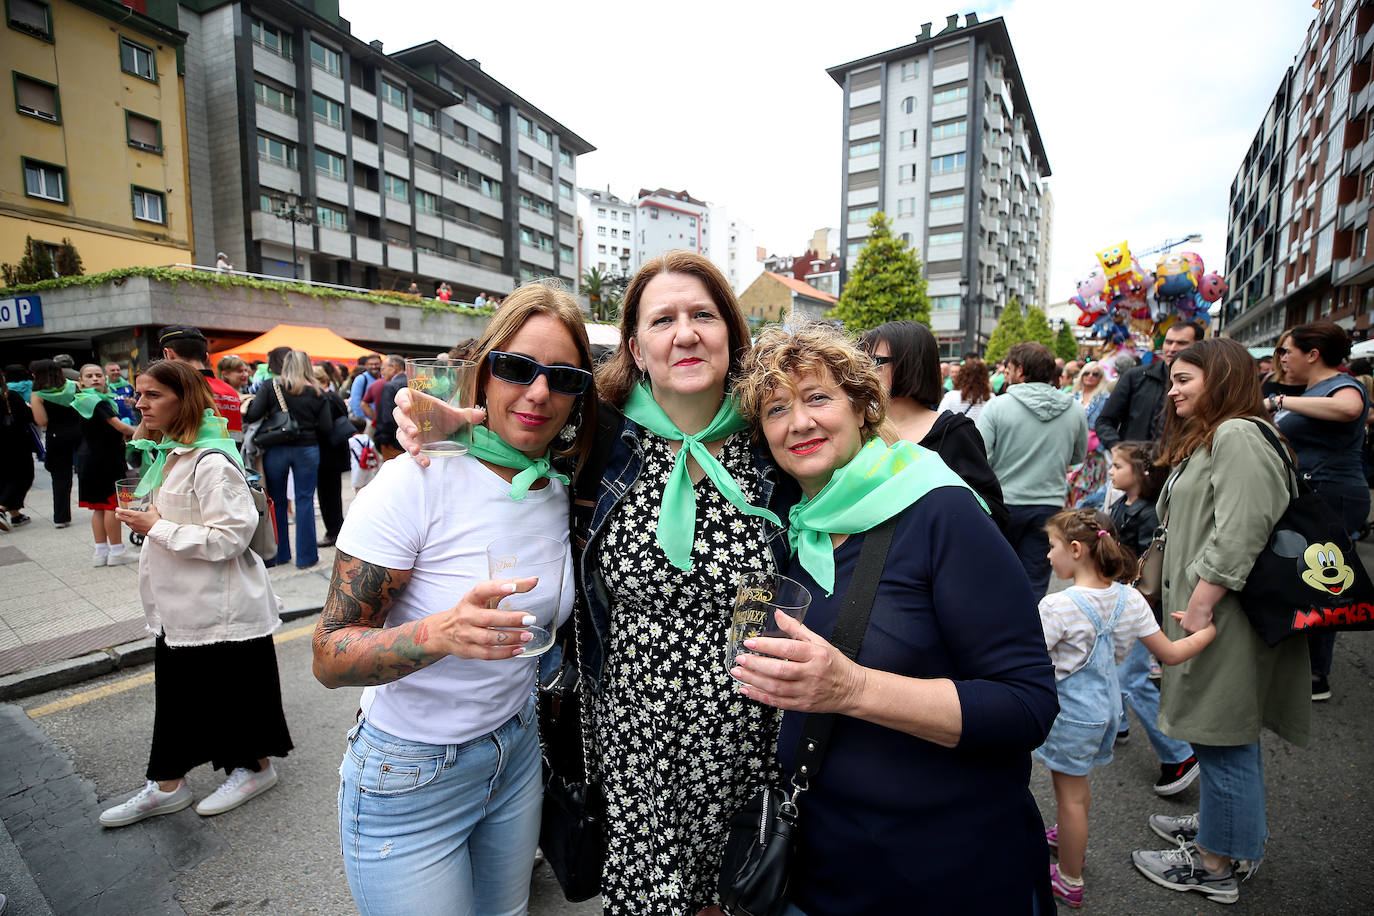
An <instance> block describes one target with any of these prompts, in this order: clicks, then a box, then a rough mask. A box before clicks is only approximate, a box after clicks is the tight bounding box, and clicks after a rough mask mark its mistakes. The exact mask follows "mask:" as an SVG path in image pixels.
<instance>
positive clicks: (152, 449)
mask: <svg viewBox="0 0 1374 916" xmlns="http://www.w3.org/2000/svg"><path fill="white" fill-rule="evenodd" d="M227 430H228V421H227V420H225V419H224V417H222V416H220V415H219V414H217V413H215V412H214V411H213V410H210V409H209V408H206V410H205V416H204V418H202V419H201V421H200V429H198V430H197V431H196V438H195V441H194V442H189V443H188V442H178V441H177V440H175V439H166V438H164V439H163V440H162V441H161V442H154V441H153V440H152V439H135V440H133V441H132V442H130V443H129V451H130V452H131V453H132V452H139V453H141V454H142V455H143V457H144V458H145V459H146V458H147V456H148V455H150V454H151V455H153V456H154V457H153V463H152V464H151V465H148V466H147V467H146V468H145V469H144V471H143V479H142V480H140V481H139V482H138V489H136V490H135V491H134V495H135V496H147V495H148V494H149V493H151V492H152V491H153V490H155V489H157V488H158V487H159V486H161V485H162V475H163V472H164V470H165V469H166V465H167V456H168V455H170V454H171V453H172V449H177V448H213V449H217V450H219V451H221V452H224V453H225V454H227V455H228V456H229V457H230V458H232V459H233V460H234V462H235V463H236V464H237V465H238V466H239V467H240V468H242V467H243V459H242V458H240V457H239V447H238V443H236V442H234V440H233V439H230V438H229V434H228V432H227Z"/></svg>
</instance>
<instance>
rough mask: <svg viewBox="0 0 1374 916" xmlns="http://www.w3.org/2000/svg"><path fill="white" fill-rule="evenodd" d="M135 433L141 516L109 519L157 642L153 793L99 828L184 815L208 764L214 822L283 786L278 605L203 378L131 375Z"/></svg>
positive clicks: (181, 371)
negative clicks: (124, 541)
mask: <svg viewBox="0 0 1374 916" xmlns="http://www.w3.org/2000/svg"><path fill="white" fill-rule="evenodd" d="M135 406H136V407H137V408H138V410H140V411H141V412H142V414H143V421H142V423H141V424H140V425H139V428H138V430H137V431H136V433H135V436H136V438H135V440H134V441H133V443H131V448H133V449H135V450H137V451H139V452H141V453H142V455H143V467H144V471H143V481H142V483H140V485H139V488H138V491H137V495H139V496H142V495H147V496H149V497H151V504H150V505H149V506H148V507H147V508H146V509H143V510H138V509H120V510H118V512H117V515H118V517H119V519H120V521H122V522H123V523H124V524H126V525H128V526H129V528H130V529H132V530H133V531H136V532H138V533H139V534H142V535H144V536H145V541H144V545H143V551H142V555H141V556H140V557H139V564H138V583H139V594H140V596H141V597H142V599H143V609H144V614H145V616H146V618H147V623H148V629H149V631H150V632H151V633H152V634H153V635H154V636H156V637H157V645H156V650H155V656H154V663H155V666H156V673H157V681H156V693H155V698H156V709H155V712H154V716H153V740H152V749H151V751H150V752H149V756H148V771H147V780H148V782H147V784H146V785H145V786H144V787H143V789H142V790H140V791H139V792H138V793H136V794H135V795H134V796H133V797H132V798H130V799H129V800H128V801H125V802H123V803H122V804H119V805H115V806H114V807H112V808H110V809H108V810H106V811H105V812H104V813H103V814H101V815H100V823H101V824H102V825H103V826H105V827H123V826H125V825H128V824H133V823H136V822H137V821H141V820H143V819H144V818H148V817H153V816H155V815H159V814H170V813H172V812H174V811H180V810H181V809H182V808H185V807H187V806H188V805H190V804H191V789H190V786H188V785H187V783H186V773H187V772H189V771H190V770H191V769H193V768H194V767H197V766H199V765H201V764H203V763H207V762H208V763H211V764H212V765H213V766H214V768H215V769H223V770H224V771H225V772H227V773H228V774H229V778H228V779H226V780H225V781H224V783H223V784H222V785H221V786H220V787H219V788H218V789H216V790H215V791H214V792H213V793H211V794H210V795H209V796H207V797H206V798H204V799H203V800H202V801H201V803H200V804H199V805H197V806H196V813H197V814H201V815H213V814H222V813H224V812H225V811H229V810H231V809H233V808H236V807H238V806H239V805H241V804H243V803H244V802H245V801H247V800H248V799H250V798H253V797H254V796H257V795H261V794H262V793H263V792H266V791H267V790H268V789H270V788H272V786H274V785H276V783H277V773H276V770H275V769H274V768H273V766H272V762H271V760H270V759H269V758H270V757H284V756H286V754H287V753H288V752H290V750H291V747H292V745H291V735H290V733H289V732H288V731H287V727H286V716H285V714H284V713H283V712H282V705H281V682H280V679H279V677H278V673H277V656H276V650H275V648H274V647H273V644H272V632H273V631H274V630H276V628H277V627H278V626H280V624H281V618H280V616H279V611H280V602H279V601H278V600H277V597H276V595H275V594H274V593H273V592H272V588H271V585H270V583H269V582H268V579H267V568H266V567H265V566H264V565H263V561H262V559H261V558H260V557H259V556H258V555H257V554H255V553H253V552H252V551H251V550H249V549H248V545H249V543H250V542H251V540H252V538H253V532H254V530H255V529H256V527H257V524H258V511H257V508H256V507H255V506H254V504H253V497H252V494H251V493H250V492H249V490H248V483H247V481H246V480H245V478H244V476H243V467H242V464H241V462H240V460H239V456H238V449H237V447H236V446H235V445H234V442H233V441H232V440H231V439H229V438H228V434H227V432H226V430H225V421H224V418H223V417H222V416H220V415H219V414H217V413H216V412H215V409H214V401H213V399H212V396H211V393H210V389H209V386H208V385H206V383H205V379H204V378H203V377H202V376H201V375H200V373H198V372H196V371H195V370H194V369H191V368H190V367H189V366H187V365H186V364H185V363H181V362H176V361H173V360H165V361H162V362H157V363H154V364H153V365H152V366H151V367H149V368H148V369H147V370H146V371H144V372H143V373H142V374H141V375H139V377H138V400H137V403H136V405H135Z"/></svg>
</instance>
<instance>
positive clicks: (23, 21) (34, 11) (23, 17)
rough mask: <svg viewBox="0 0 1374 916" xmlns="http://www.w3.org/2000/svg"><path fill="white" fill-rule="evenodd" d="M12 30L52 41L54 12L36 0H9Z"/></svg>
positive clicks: (7, 4)
mask: <svg viewBox="0 0 1374 916" xmlns="http://www.w3.org/2000/svg"><path fill="white" fill-rule="evenodd" d="M5 5H6V6H7V7H8V8H9V20H10V28H12V29H18V30H19V31H21V32H28V33H29V34H30V35H34V36H36V37H38V38H44V39H47V40H48V41H52V10H51V9H49V7H48V5H47V4H46V3H35V2H34V0H8V2H7V3H6V4H5Z"/></svg>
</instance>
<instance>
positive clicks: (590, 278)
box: [582, 267, 606, 319]
mask: <svg viewBox="0 0 1374 916" xmlns="http://www.w3.org/2000/svg"><path fill="white" fill-rule="evenodd" d="M582 291H583V292H584V293H586V294H587V303H588V304H589V305H590V306H591V307H592V317H593V318H596V319H601V318H602V317H603V316H602V314H601V311H602V308H603V303H602V301H601V297H602V295H604V294H605V292H606V274H605V273H604V272H602V270H601V268H599V267H591V268H588V270H587V272H586V273H584V274H583V275H582Z"/></svg>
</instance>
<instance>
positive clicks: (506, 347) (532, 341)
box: [314, 284, 596, 916]
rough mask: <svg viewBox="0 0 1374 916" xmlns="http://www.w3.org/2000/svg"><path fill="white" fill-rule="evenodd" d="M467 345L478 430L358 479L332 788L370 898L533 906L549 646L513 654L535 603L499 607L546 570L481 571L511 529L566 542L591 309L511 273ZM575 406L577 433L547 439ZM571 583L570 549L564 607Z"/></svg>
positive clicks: (582, 442)
mask: <svg viewBox="0 0 1374 916" xmlns="http://www.w3.org/2000/svg"><path fill="white" fill-rule="evenodd" d="M473 352H474V357H473V358H474V360H475V361H476V362H477V365H478V377H477V403H478V404H479V405H484V406H485V408H486V420H485V430H486V432H485V433H482V434H481V435H480V436H479V435H476V434H475V435H474V443H473V448H472V451H470V452H469V453H468V454H467V455H464V456H461V457H451V458H445V459H442V460H436V461H434V462H432V463H431V464H430V465H429V466H428V467H422V466H421V465H420V464H419V463H418V462H417V461H416V460H415V459H413V458H411V457H409V456H406V455H403V456H401V457H400V458H397V459H394V460H392V461H388V462H386V464H385V465H383V467H382V469H381V472H380V473H379V474H378V475H377V477H376V479H374V480H373V481H372V482H371V483H370V484H368V486H367V487H366V488H365V489H364V490H362V491H361V492H360V493H359V494H358V496H357V498H356V499H355V501H354V503H353V505H352V507H351V509H350V511H349V514H348V518H347V520H346V521H345V523H344V527H343V530H342V531H341V532H340V534H339V538H338V555H337V558H336V560H335V564H334V575H333V581H332V582H331V584H330V590H329V596H328V598H327V599H326V603H325V607H324V611H323V613H322V614H321V617H320V622H319V625H318V627H317V628H316V631H315V665H314V670H315V676H316V677H317V678H318V679H319V680H320V682H321V683H323V684H324V685H325V686H327V687H341V686H345V685H364V686H366V687H367V689H366V690H365V691H364V692H363V698H362V704H361V705H362V716H361V717H360V719H359V721H358V724H357V726H355V727H354V728H353V730H352V731H350V732H349V735H348V749H347V751H346V753H345V755H344V761H343V765H342V767H341V769H340V772H341V776H342V782H341V786H340V792H339V831H340V837H341V843H342V847H343V854H344V868H345V872H346V873H347V875H348V882H349V887H350V889H351V890H352V892H353V899H354V902H355V903H356V904H357V906H358V910H359V911H360V912H361V913H364V914H388V913H396V914H402V913H404V914H410V913H413V912H415V908H416V907H417V906H419V905H421V904H420V902H421V901H423V908H424V909H425V910H426V911H427V912H436V913H439V912H442V913H474V914H478V916H485V914H507V913H509V914H518V913H523V912H525V910H526V908H527V906H528V900H529V886H530V869H531V867H532V865H533V862H534V854H535V847H536V844H537V842H538V836H539V820H540V809H541V802H542V798H543V790H542V783H541V779H540V775H541V769H540V755H539V736H538V725H537V722H536V720H535V705H534V679H535V670H536V665H537V662H536V661H535V660H533V659H529V660H522V659H520V658H519V656H520V655H521V654H522V653H523V651H524V650H523V646H524V644H525V642H527V641H528V640H529V639H530V633H529V631H528V629H526V628H527V627H528V626H529V625H530V624H531V623H533V622H534V618H533V617H526V616H524V615H523V613H522V612H520V611H501V610H492V609H491V608H492V607H494V606H495V603H496V601H498V600H500V599H501V598H504V597H506V596H507V595H509V594H510V593H511V592H513V591H515V592H524V591H527V590H529V589H530V588H531V587H533V585H534V582H535V580H534V579H519V580H504V581H487V563H486V547H487V545H488V544H489V543H490V542H491V541H493V540H494V539H496V538H498V537H504V536H511V535H515V536H519V535H531V536H532V535H541V536H546V537H555V538H561V539H562V540H563V541H564V542H565V543H566V542H567V540H568V537H569V535H568V532H569V523H568V519H569V511H568V509H569V507H568V489H567V482H568V476H566V475H563V474H560V473H559V472H558V470H557V469H555V468H554V467H551V466H550V464H549V462H550V461H553V462H555V463H556V464H558V467H559V468H566V469H567V470H568V471H569V472H575V469H576V468H577V467H578V466H580V464H581V462H582V461H583V459H584V456H585V454H586V452H587V450H588V448H589V446H590V440H591V436H592V434H593V433H594V432H595V429H596V422H595V413H594V412H595V409H596V397H595V391H594V388H593V385H592V376H591V368H592V359H591V348H590V346H589V344H588V342H587V333H586V329H585V328H584V327H583V324H582V314H581V310H580V309H579V308H578V306H577V303H576V301H575V300H574V299H573V298H572V297H571V296H570V295H568V294H567V293H566V292H564V291H562V290H561V288H557V287H554V286H551V285H543V284H533V285H530V286H525V287H522V288H521V289H519V290H517V291H516V292H515V293H513V294H512V295H511V296H510V297H509V298H508V299H507V300H506V302H505V303H504V304H503V305H502V306H501V308H500V309H499V310H498V311H497V313H496V314H495V315H494V316H493V317H492V320H491V322H490V324H489V325H488V326H487V330H486V332H485V333H484V334H483V336H482V338H481V339H480V340H479V341H478V342H477V344H476V345H475V347H474V351H473ZM476 416H477V417H480V412H478V413H476ZM570 424H571V425H575V426H576V427H577V430H578V431H577V432H576V434H575V435H574V438H573V442H572V445H571V446H570V447H569V448H567V449H566V450H562V451H551V446H553V445H554V444H555V443H554V439H555V437H556V436H557V435H558V434H559V433H560V431H563V430H565V428H568V427H569V426H570ZM569 432H571V429H569ZM479 445H480V447H479ZM479 456H480V457H479ZM573 590H574V585H573V576H572V568H571V562H570V561H569V562H566V564H565V569H564V575H563V593H562V598H561V601H560V607H559V616H560V618H562V617H565V616H566V615H567V614H568V613H569V612H570V611H571V609H572V602H573Z"/></svg>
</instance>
